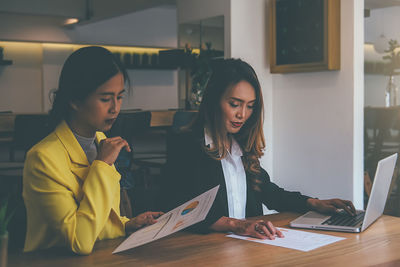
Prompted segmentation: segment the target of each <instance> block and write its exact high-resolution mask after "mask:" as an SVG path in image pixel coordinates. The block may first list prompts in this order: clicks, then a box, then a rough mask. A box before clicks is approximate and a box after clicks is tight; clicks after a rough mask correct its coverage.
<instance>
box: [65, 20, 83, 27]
mask: <svg viewBox="0 0 400 267" xmlns="http://www.w3.org/2000/svg"><path fill="white" fill-rule="evenodd" d="M78 22H79V19H77V18H69V19H66V20H65V21H64V26H68V25H73V24H77V23H78Z"/></svg>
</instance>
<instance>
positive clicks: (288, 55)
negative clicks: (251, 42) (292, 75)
mask: <svg viewBox="0 0 400 267" xmlns="http://www.w3.org/2000/svg"><path fill="white" fill-rule="evenodd" d="M270 11H271V13H270V65H271V68H270V69H271V73H288V72H305V71H321V70H339V69H340V0H272V1H271V9H270Z"/></svg>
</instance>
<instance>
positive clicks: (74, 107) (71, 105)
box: [69, 102, 79, 111]
mask: <svg viewBox="0 0 400 267" xmlns="http://www.w3.org/2000/svg"><path fill="white" fill-rule="evenodd" d="M69 105H70V107H71V108H72V109H73V110H74V111H78V110H79V106H78V104H77V103H74V102H69Z"/></svg>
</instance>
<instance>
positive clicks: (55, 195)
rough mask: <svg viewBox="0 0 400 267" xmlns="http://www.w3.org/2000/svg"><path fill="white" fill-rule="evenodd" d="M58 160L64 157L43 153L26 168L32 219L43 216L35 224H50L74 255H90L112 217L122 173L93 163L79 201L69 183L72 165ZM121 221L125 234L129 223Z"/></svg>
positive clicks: (26, 197) (30, 155)
mask: <svg viewBox="0 0 400 267" xmlns="http://www.w3.org/2000/svg"><path fill="white" fill-rule="evenodd" d="M57 160H60V158H57V159H54V157H50V156H49V155H47V154H45V153H41V152H40V151H35V152H34V153H28V156H27V159H26V163H25V169H24V200H25V203H26V205H27V207H28V206H29V208H30V210H31V211H32V214H31V215H32V216H41V217H42V218H39V219H37V220H36V219H35V222H40V221H44V222H45V223H46V224H48V225H49V227H51V228H53V230H54V233H55V234H57V235H61V238H63V239H64V240H65V243H66V245H67V246H68V247H69V248H70V249H71V250H72V251H73V252H75V253H77V254H89V253H90V252H91V251H92V249H93V246H94V243H95V241H96V239H97V237H98V236H99V234H100V232H101V231H102V229H103V227H104V225H105V223H106V221H107V220H108V218H109V216H110V211H111V208H112V205H113V200H114V198H115V196H116V194H117V193H118V190H119V180H120V174H119V173H118V172H117V171H116V170H115V169H114V168H113V167H112V166H109V165H108V164H106V163H105V162H103V161H99V160H95V161H93V163H92V164H91V166H90V168H89V172H88V174H87V176H86V179H85V180H84V181H83V185H82V192H83V193H82V196H78V198H79V199H76V198H75V196H74V195H73V193H72V191H71V190H70V189H68V186H66V184H65V180H68V179H69V178H68V177H66V173H68V172H70V170H69V169H68V166H69V165H68V163H65V164H64V162H57ZM64 165H65V167H64ZM64 178H65V179H64ZM121 221H122V223H121V225H120V226H119V227H120V228H121V229H118V231H119V232H121V234H124V231H125V229H124V225H123V223H124V222H126V221H127V220H126V218H121Z"/></svg>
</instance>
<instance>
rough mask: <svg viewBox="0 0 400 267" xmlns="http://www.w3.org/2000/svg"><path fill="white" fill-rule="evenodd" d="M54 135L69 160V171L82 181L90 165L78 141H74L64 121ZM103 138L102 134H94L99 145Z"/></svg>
mask: <svg viewBox="0 0 400 267" xmlns="http://www.w3.org/2000/svg"><path fill="white" fill-rule="evenodd" d="M55 133H56V135H57V137H58V138H59V139H60V141H61V143H62V144H63V145H64V147H65V149H66V150H67V152H68V155H69V158H70V160H71V166H70V167H71V171H72V172H73V173H74V174H75V175H76V176H77V177H79V179H80V180H82V181H84V180H85V178H86V176H87V174H88V172H89V166H90V165H89V162H88V160H87V157H86V154H85V152H84V151H83V149H82V147H81V145H80V144H79V142H78V140H76V137H75V135H74V134H73V133H72V131H71V129H70V128H69V126H68V124H67V123H66V122H65V121H62V122H61V123H60V124H59V125H58V126H57V128H56V130H55ZM104 138H105V135H104V134H103V133H101V132H97V133H96V142H97V143H99V142H100V141H101V140H102V139H104Z"/></svg>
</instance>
